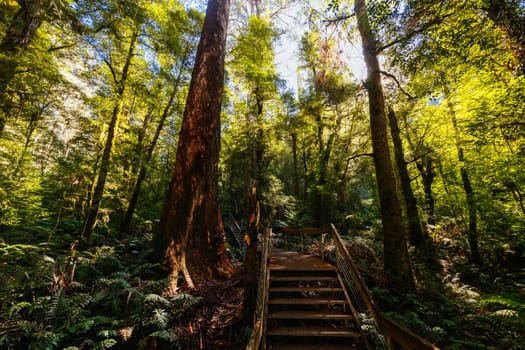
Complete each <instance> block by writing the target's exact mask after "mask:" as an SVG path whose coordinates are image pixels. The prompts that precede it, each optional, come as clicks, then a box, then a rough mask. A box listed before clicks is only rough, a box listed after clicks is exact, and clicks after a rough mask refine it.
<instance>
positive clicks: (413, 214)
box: [388, 109, 424, 246]
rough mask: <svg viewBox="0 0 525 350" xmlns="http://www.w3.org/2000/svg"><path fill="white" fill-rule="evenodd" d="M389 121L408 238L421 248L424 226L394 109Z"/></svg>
mask: <svg viewBox="0 0 525 350" xmlns="http://www.w3.org/2000/svg"><path fill="white" fill-rule="evenodd" d="M388 119H389V121H390V133H391V135H392V143H393V144H394V157H395V160H396V164H397V170H398V172H399V179H400V182H401V190H402V192H403V197H404V199H405V206H406V215H407V219H408V233H409V235H408V237H409V239H410V243H412V244H413V245H415V246H419V245H420V244H421V243H422V242H423V238H424V233H423V226H422V225H421V219H420V218H419V211H418V208H417V200H416V196H414V192H413V191H412V187H411V185H410V176H409V174H408V169H407V163H406V162H405V155H404V151H403V142H402V141H401V136H400V131H399V125H398V122H397V118H396V114H395V112H394V110H393V109H390V110H389V111H388Z"/></svg>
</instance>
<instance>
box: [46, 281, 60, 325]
mask: <svg viewBox="0 0 525 350" xmlns="http://www.w3.org/2000/svg"><path fill="white" fill-rule="evenodd" d="M63 290H64V288H63V287H62V286H60V287H59V288H58V289H57V291H56V292H55V294H54V295H53V296H52V297H51V302H50V304H49V308H48V309H47V310H46V317H47V319H48V320H52V319H54V318H55V316H56V312H57V309H58V304H59V303H60V299H61V297H62V292H63Z"/></svg>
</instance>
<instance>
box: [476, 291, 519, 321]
mask: <svg viewBox="0 0 525 350" xmlns="http://www.w3.org/2000/svg"><path fill="white" fill-rule="evenodd" d="M518 299H519V298H513V297H512V296H509V297H505V296H502V295H491V296H488V297H485V298H483V299H482V300H481V302H480V304H481V305H482V306H486V307H489V308H491V309H493V310H494V309H497V310H494V313H493V314H494V315H495V316H503V317H506V318H510V317H516V316H518V317H519V319H520V322H521V323H525V302H522V301H520V300H518Z"/></svg>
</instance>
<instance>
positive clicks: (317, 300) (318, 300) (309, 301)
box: [268, 298, 348, 305]
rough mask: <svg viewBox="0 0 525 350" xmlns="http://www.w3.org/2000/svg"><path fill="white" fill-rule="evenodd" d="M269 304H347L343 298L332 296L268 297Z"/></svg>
mask: <svg viewBox="0 0 525 350" xmlns="http://www.w3.org/2000/svg"><path fill="white" fill-rule="evenodd" d="M268 303H269V304H280V305H286V304H294V305H301V304H303V305H318V304H319V305H336V304H337V305H341V304H348V302H347V301H346V300H345V299H334V298H270V300H268Z"/></svg>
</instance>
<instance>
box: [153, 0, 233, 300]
mask: <svg viewBox="0 0 525 350" xmlns="http://www.w3.org/2000/svg"><path fill="white" fill-rule="evenodd" d="M229 8H230V2H229V0H209V1H208V7H207V10H206V17H205V19H204V27H203V30H202V34H201V39H200V42H199V46H198V49H197V55H196V58H195V66H194V69H193V74H192V78H191V83H190V88H189V93H188V98H187V100H186V109H185V111H184V117H183V120H182V127H181V132H180V135H179V143H178V148H177V156H176V161H175V169H174V171H173V177H172V181H171V184H170V188H169V193H168V198H167V201H166V205H165V208H164V212H163V214H162V217H161V220H160V224H159V228H158V231H157V232H156V237H155V242H154V244H155V248H156V250H157V252H159V253H161V254H163V256H164V258H166V259H167V260H168V263H169V268H170V272H169V278H170V282H169V285H168V289H167V293H168V294H175V293H176V292H177V281H178V276H179V273H180V272H182V273H183V274H184V277H185V279H186V282H187V283H188V285H189V286H190V287H194V285H193V280H194V279H195V280H206V279H214V278H218V277H224V276H229V273H230V272H231V263H230V261H229V259H228V256H227V254H226V248H225V244H224V228H223V227H222V222H221V220H220V213H219V205H218V161H219V147H220V115H221V104H222V93H223V88H224V57H225V49H226V31H227V21H228V14H229Z"/></svg>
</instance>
